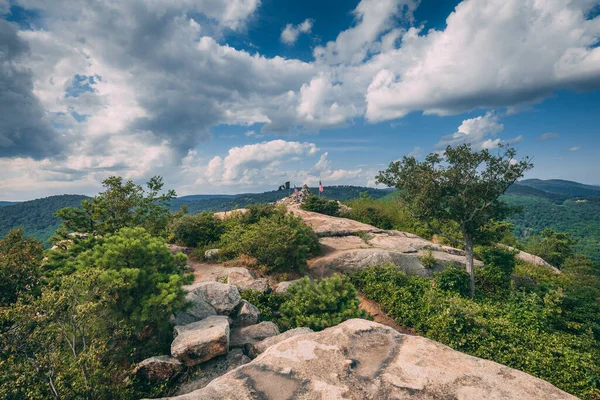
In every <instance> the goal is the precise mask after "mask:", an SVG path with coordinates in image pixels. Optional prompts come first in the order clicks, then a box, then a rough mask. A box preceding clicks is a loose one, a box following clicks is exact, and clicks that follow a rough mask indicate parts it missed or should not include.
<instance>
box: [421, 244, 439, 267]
mask: <svg viewBox="0 0 600 400" xmlns="http://www.w3.org/2000/svg"><path fill="white" fill-rule="evenodd" d="M419 261H421V264H423V266H424V267H425V268H433V267H435V266H436V265H437V262H436V261H435V257H434V256H433V252H432V251H431V249H427V251H426V252H425V254H423V255H422V256H420V257H419Z"/></svg>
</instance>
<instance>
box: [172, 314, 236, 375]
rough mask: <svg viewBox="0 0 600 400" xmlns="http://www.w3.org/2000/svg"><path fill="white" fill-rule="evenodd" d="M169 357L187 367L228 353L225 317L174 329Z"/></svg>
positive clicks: (217, 317)
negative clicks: (173, 338)
mask: <svg viewBox="0 0 600 400" xmlns="http://www.w3.org/2000/svg"><path fill="white" fill-rule="evenodd" d="M174 331H175V332H174V334H175V340H173V343H171V355H172V356H173V357H175V358H177V359H178V360H180V361H181V362H183V363H185V365H187V366H188V367H191V366H193V365H196V364H200V363H202V362H204V361H208V360H210V359H211V358H214V357H216V356H218V355H221V354H226V353H227V352H228V351H229V321H228V318H227V317H225V316H220V315H215V316H210V317H207V318H205V319H203V320H202V321H198V322H194V323H191V324H187V325H178V326H175V328H174Z"/></svg>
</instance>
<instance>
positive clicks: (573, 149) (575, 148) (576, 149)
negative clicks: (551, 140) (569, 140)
mask: <svg viewBox="0 0 600 400" xmlns="http://www.w3.org/2000/svg"><path fill="white" fill-rule="evenodd" d="M580 149H581V147H579V146H573V147H571V148H570V149H569V151H579V150H580Z"/></svg>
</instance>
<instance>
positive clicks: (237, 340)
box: [229, 321, 279, 348]
mask: <svg viewBox="0 0 600 400" xmlns="http://www.w3.org/2000/svg"><path fill="white" fill-rule="evenodd" d="M276 335H279V328H277V325H275V324H274V323H273V322H271V321H263V322H261V323H260V324H256V325H250V326H245V327H241V328H233V329H231V340H230V342H229V345H230V346H231V347H232V348H233V347H243V348H247V346H248V345H251V344H254V343H257V342H260V341H261V340H265V339H266V338H269V337H271V336H276Z"/></svg>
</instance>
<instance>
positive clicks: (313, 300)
mask: <svg viewBox="0 0 600 400" xmlns="http://www.w3.org/2000/svg"><path fill="white" fill-rule="evenodd" d="M358 304H359V300H358V297H357V292H356V289H355V288H354V286H353V285H352V283H350V280H349V279H348V278H347V277H337V276H334V277H332V278H326V279H323V280H321V281H318V282H311V281H310V280H309V279H308V278H306V277H305V278H303V279H302V280H301V281H299V282H297V283H295V284H294V285H292V286H290V287H289V288H288V290H287V295H286V300H285V301H284V302H283V304H282V305H281V308H280V311H281V316H282V317H281V324H282V325H283V326H284V327H285V328H286V329H291V328H296V327H301V326H307V327H309V328H311V329H313V330H316V331H320V330H323V329H325V328H328V327H330V326H334V325H337V324H339V323H341V322H343V321H345V320H347V319H351V318H368V317H369V315H368V314H367V313H366V312H365V311H364V310H361V309H360V308H359V307H358Z"/></svg>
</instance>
